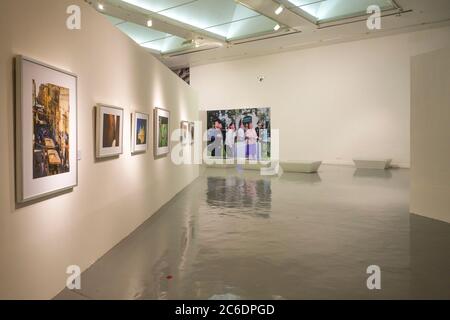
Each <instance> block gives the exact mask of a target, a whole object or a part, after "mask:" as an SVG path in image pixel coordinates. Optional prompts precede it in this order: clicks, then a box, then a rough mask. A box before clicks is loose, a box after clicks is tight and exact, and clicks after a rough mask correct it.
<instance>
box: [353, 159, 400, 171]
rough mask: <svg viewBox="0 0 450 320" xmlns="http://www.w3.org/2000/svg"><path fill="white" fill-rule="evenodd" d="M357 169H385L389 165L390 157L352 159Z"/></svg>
mask: <svg viewBox="0 0 450 320" xmlns="http://www.w3.org/2000/svg"><path fill="white" fill-rule="evenodd" d="M353 162H354V163H355V167H356V168H357V169H378V170H385V169H388V168H389V167H390V166H391V162H392V159H353Z"/></svg>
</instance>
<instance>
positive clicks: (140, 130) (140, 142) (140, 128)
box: [131, 112, 150, 154]
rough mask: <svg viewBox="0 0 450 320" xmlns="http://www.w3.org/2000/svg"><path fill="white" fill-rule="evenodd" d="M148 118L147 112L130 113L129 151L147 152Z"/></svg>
mask: <svg viewBox="0 0 450 320" xmlns="http://www.w3.org/2000/svg"><path fill="white" fill-rule="evenodd" d="M149 120H150V117H149V115H148V114H145V113H141V112H134V113H132V114H131V121H132V122H131V153H133V154H135V153H143V152H147V149H148V133H149V124H150V122H149Z"/></svg>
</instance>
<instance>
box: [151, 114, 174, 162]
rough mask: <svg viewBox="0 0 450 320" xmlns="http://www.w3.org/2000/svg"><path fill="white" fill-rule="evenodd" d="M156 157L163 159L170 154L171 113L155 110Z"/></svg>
mask: <svg viewBox="0 0 450 320" xmlns="http://www.w3.org/2000/svg"><path fill="white" fill-rule="evenodd" d="M154 112H155V116H154V120H155V125H154V128H155V129H154V130H155V133H154V137H155V157H162V156H165V155H167V154H168V153H169V152H170V112H169V111H168V110H165V109H160V108H155V111H154Z"/></svg>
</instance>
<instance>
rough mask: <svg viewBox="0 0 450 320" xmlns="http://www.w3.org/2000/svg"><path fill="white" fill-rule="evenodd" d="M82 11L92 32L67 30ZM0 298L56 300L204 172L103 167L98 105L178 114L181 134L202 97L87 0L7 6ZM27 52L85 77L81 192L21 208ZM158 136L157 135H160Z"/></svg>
mask: <svg viewBox="0 0 450 320" xmlns="http://www.w3.org/2000/svg"><path fill="white" fill-rule="evenodd" d="M70 4H78V5H80V6H81V8H82V29H81V30H79V31H69V30H68V29H66V27H65V23H66V18H67V17H68V15H67V14H66V8H67V6H68V5H70ZM0 43H1V46H0V110H1V115H2V116H1V117H0V145H1V146H2V152H0V176H1V177H2V179H1V182H0V201H1V202H0V298H2V299H4V298H30V299H47V298H52V297H53V296H54V295H56V294H57V293H58V292H59V291H60V290H62V289H63V288H64V286H65V282H66V277H67V275H66V274H65V272H66V268H67V266H68V265H71V264H76V265H79V266H81V268H82V269H83V270H84V269H86V268H87V267H88V266H90V265H91V264H92V263H93V262H95V261H96V260H97V259H98V258H99V257H100V256H101V255H103V254H104V253H106V252H107V251H108V250H109V249H111V248H112V247H113V246H114V245H115V244H117V243H118V242H119V241H120V240H122V239H123V238H124V237H125V236H127V235H128V234H129V233H130V232H132V231H133V230H134V229H135V228H136V227H137V226H139V225H140V224H141V223H142V222H144V221H145V220H146V219H148V218H149V217H150V216H151V215H152V214H153V213H154V212H155V211H157V209H158V208H160V207H161V206H162V205H163V204H164V203H166V202H167V201H168V200H170V199H171V198H172V197H173V196H174V195H175V194H176V193H178V192H179V191H181V190H182V189H183V188H184V187H185V186H187V185H188V184H189V183H190V182H192V181H193V180H194V179H195V178H196V177H197V176H198V166H179V167H178V166H175V165H173V164H172V162H171V161H170V157H169V158H164V159H159V160H154V159H153V152H152V145H151V148H150V150H149V152H147V153H146V154H144V155H136V156H131V155H130V143H125V144H124V154H123V155H122V156H121V157H120V158H119V159H115V160H109V161H101V162H95V153H94V141H95V140H94V114H93V106H94V105H95V104H96V103H105V104H111V105H117V106H121V107H123V108H124V109H125V115H126V117H125V126H124V141H127V142H128V141H130V127H129V123H130V121H129V120H130V118H129V116H130V113H131V112H132V111H133V110H135V109H136V110H139V111H141V112H147V113H151V112H152V109H153V107H164V108H168V109H169V110H170V111H171V116H172V118H171V126H172V128H178V127H179V121H180V120H191V121H194V120H197V119H198V107H197V106H198V104H197V101H198V100H197V96H196V94H195V92H194V91H193V90H192V89H191V88H190V87H189V86H188V85H186V84H185V83H184V82H183V81H182V80H181V79H179V78H178V77H177V76H176V75H175V74H173V73H172V72H171V71H170V70H168V69H167V68H166V67H165V66H163V65H162V64H161V63H160V62H159V61H157V60H156V59H155V58H153V57H152V56H151V55H150V54H149V53H147V52H145V51H144V50H142V49H141V48H139V47H138V46H137V45H136V44H135V43H134V42H133V41H132V40H130V39H129V38H127V37H126V36H125V35H123V34H122V33H121V32H120V31H118V30H117V29H116V28H114V27H113V26H112V25H111V24H110V23H109V22H108V21H107V20H106V19H105V18H103V17H102V16H100V15H99V14H98V13H96V12H95V11H94V10H93V9H92V8H90V7H89V6H88V5H87V4H86V3H85V2H84V1H82V0H39V1H29V0H2V1H0ZM16 54H23V55H26V56H29V57H32V58H35V59H38V60H41V61H43V62H46V63H48V64H51V65H54V66H57V67H60V68H63V69H66V70H69V71H72V72H74V73H76V74H77V75H78V77H79V78H78V86H79V88H78V110H79V111H78V138H79V148H80V149H81V150H82V160H81V161H80V162H79V186H78V187H76V188H75V189H74V191H73V192H70V193H66V194H64V195H61V196H58V197H54V198H51V199H49V200H46V201H41V202H38V203H35V204H32V205H29V206H25V207H23V208H16V205H15V200H14V190H15V188H14V103H13V95H14V88H13V57H14V55H16ZM151 137H153V133H152V134H151Z"/></svg>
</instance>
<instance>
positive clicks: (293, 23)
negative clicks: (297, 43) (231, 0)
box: [236, 0, 317, 30]
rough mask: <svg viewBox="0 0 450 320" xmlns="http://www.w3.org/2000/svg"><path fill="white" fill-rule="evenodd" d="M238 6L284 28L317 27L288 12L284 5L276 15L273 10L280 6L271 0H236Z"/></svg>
mask: <svg viewBox="0 0 450 320" xmlns="http://www.w3.org/2000/svg"><path fill="white" fill-rule="evenodd" d="M236 1H237V2H239V3H240V4H242V5H244V6H246V7H247V8H250V9H252V10H254V11H256V12H258V13H260V14H262V15H264V16H266V17H268V18H270V19H272V20H275V21H276V22H278V23H279V24H280V25H281V26H286V27H288V28H291V29H296V30H299V29H302V28H308V29H311V28H313V29H314V28H317V25H316V24H315V23H313V22H311V21H309V20H308V19H306V18H304V17H302V16H300V15H298V14H296V13H295V12H293V11H291V10H289V9H288V8H289V7H288V6H287V5H285V4H284V7H285V8H284V10H283V11H282V12H281V13H280V14H279V15H277V14H276V13H275V10H276V9H277V8H278V7H279V6H280V5H281V4H282V3H279V2H277V1H273V0H236ZM291 6H292V5H291Z"/></svg>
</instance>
